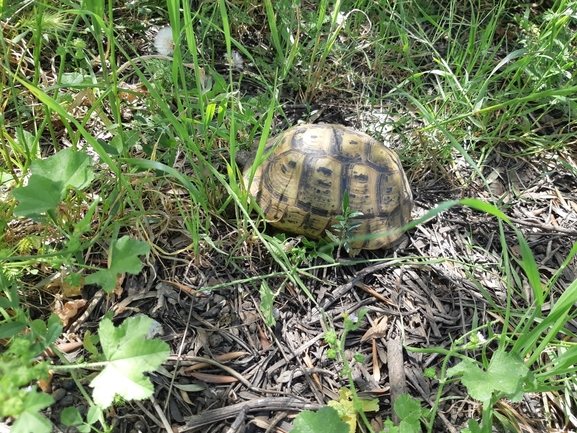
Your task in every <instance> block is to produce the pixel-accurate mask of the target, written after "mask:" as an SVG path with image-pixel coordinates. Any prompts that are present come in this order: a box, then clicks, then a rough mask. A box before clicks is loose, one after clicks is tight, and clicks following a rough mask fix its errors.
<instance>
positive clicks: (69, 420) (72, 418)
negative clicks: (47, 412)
mask: <svg viewBox="0 0 577 433" xmlns="http://www.w3.org/2000/svg"><path fill="white" fill-rule="evenodd" d="M60 421H62V424H64V425H69V426H72V425H79V424H82V422H83V421H82V416H80V412H78V409H76V408H75V407H67V408H66V409H64V410H63V411H62V413H61V414H60Z"/></svg>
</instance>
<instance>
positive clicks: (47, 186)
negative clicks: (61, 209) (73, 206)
mask: <svg viewBox="0 0 577 433" xmlns="http://www.w3.org/2000/svg"><path fill="white" fill-rule="evenodd" d="M91 164H92V160H91V159H90V157H89V156H88V154H86V153H84V152H75V151H73V150H72V149H65V150H61V151H60V152H58V153H56V154H55V155H53V156H51V157H49V158H46V159H43V160H40V159H39V160H36V161H34V162H33V163H32V165H31V166H30V172H31V173H32V175H31V176H30V179H28V185H26V186H23V187H19V188H15V189H14V190H13V191H12V194H13V195H14V197H15V198H16V199H17V200H18V202H19V203H18V206H17V207H16V209H15V210H14V213H15V214H16V215H20V216H25V217H36V216H38V215H40V214H41V213H42V212H46V211H48V210H51V209H54V208H55V207H56V206H57V205H58V203H60V202H61V201H62V200H63V199H64V197H66V191H67V189H68V188H75V189H83V188H85V187H87V186H88V185H89V184H90V182H92V179H94V172H93V171H92V169H91V168H90V165H91Z"/></svg>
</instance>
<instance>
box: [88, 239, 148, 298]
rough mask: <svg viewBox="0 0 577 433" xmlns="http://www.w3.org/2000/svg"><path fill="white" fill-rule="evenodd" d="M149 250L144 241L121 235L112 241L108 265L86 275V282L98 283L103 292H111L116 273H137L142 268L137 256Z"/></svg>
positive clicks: (114, 283)
mask: <svg viewBox="0 0 577 433" xmlns="http://www.w3.org/2000/svg"><path fill="white" fill-rule="evenodd" d="M149 252H150V247H149V246H148V244H147V243H146V242H143V241H138V240H134V239H130V238H129V237H128V236H123V237H122V238H120V239H118V240H117V241H115V242H113V243H112V247H111V249H110V257H109V259H108V261H109V266H110V267H109V268H108V269H102V270H99V271H97V272H95V273H93V274H90V275H88V276H87V277H86V283H87V284H98V285H100V286H101V287H102V289H103V290H104V291H105V292H111V291H112V290H114V287H116V279H117V275H118V274H123V273H125V272H128V273H130V274H138V273H139V272H140V271H141V269H142V262H141V261H140V259H139V258H138V256H140V255H146V254H148V253H149Z"/></svg>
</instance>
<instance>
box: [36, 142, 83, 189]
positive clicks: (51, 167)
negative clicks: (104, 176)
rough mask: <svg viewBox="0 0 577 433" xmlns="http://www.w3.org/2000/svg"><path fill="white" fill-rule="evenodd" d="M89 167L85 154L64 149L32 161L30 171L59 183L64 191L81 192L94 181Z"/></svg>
mask: <svg viewBox="0 0 577 433" xmlns="http://www.w3.org/2000/svg"><path fill="white" fill-rule="evenodd" d="M91 165H92V159H91V158H90V156H88V154H87V153H85V152H78V151H74V150H72V149H64V150H61V151H60V152H58V153H56V154H54V155H52V156H51V157H49V158H46V159H39V160H36V161H34V162H33V163H32V165H31V167H30V171H31V172H32V173H33V174H37V175H39V176H42V177H45V178H47V179H50V180H51V181H54V182H59V183H61V184H62V185H64V188H65V189H67V188H74V189H78V190H82V189H84V188H86V187H87V186H88V185H90V183H91V182H92V180H93V179H94V172H93V171H92V168H91V167H90V166H91Z"/></svg>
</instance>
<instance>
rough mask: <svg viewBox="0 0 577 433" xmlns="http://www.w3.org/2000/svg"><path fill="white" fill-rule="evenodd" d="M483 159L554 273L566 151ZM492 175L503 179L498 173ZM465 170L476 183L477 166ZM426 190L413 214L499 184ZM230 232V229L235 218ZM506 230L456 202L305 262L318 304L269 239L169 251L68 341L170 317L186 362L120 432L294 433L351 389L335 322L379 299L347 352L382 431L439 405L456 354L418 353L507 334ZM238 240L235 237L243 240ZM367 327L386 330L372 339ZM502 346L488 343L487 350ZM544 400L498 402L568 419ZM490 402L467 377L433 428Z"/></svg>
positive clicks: (95, 302)
mask: <svg viewBox="0 0 577 433" xmlns="http://www.w3.org/2000/svg"><path fill="white" fill-rule="evenodd" d="M508 150H510V149H508ZM565 162H567V161H565ZM568 162H569V163H571V161H568ZM485 167H486V169H485V173H484V174H485V176H486V177H489V176H491V185H492V189H493V185H494V184H495V183H497V182H498V183H499V184H500V186H496V187H494V188H495V189H494V191H493V193H494V194H495V195H497V193H499V192H500V196H498V197H500V198H499V200H500V207H501V209H502V210H504V212H505V213H506V214H507V215H508V216H510V217H511V219H512V221H514V222H513V224H514V225H515V226H516V227H517V229H518V230H520V231H521V232H522V233H523V234H524V236H525V238H526V239H527V240H528V243H529V245H530V247H531V249H532V251H533V253H534V255H535V260H536V262H537V265H538V266H539V269H540V271H541V275H542V278H543V281H546V280H547V279H548V278H550V277H551V276H552V275H553V274H554V273H555V272H556V270H557V269H559V268H560V267H561V266H562V264H563V262H564V260H565V258H566V257H567V255H568V252H569V251H570V249H571V247H572V245H573V243H574V242H575V241H576V240H577V231H576V230H575V221H576V220H577V195H576V193H575V191H577V185H576V179H575V178H574V176H572V175H571V173H568V172H567V171H566V170H565V168H564V165H563V157H559V158H550V159H548V158H547V157H545V156H542V157H540V158H539V159H535V158H534V159H532V160H531V161H528V160H527V158H526V157H518V158H516V157H511V156H509V157H507V158H503V157H500V156H499V153H498V152H495V153H494V154H493V157H492V158H491V159H490V160H488V161H487V163H486V164H485ZM494 172H497V173H498V174H499V175H498V176H492V175H491V173H494ZM460 178H462V179H467V173H461V177H460ZM413 185H414V187H413V188H414V195H415V203H416V204H415V208H414V212H413V215H414V217H415V218H417V217H419V216H422V215H423V214H425V213H426V211H427V210H429V209H430V208H433V207H434V206H435V205H436V204H437V203H440V202H442V201H445V200H449V199H459V198H464V197H478V198H481V199H485V200H486V199H487V197H486V195H487V194H486V192H485V188H483V186H482V185H476V184H475V183H469V184H465V185H462V186H455V185H448V184H444V183H443V181H439V180H435V179H433V176H431V177H430V179H428V178H427V177H425V178H424V179H422V180H421V181H420V182H414V183H413ZM222 224H225V223H224V222H223V223H222ZM217 230H221V232H230V226H223V227H218V228H217ZM500 230H501V228H500V226H499V223H498V221H497V219H496V218H494V217H492V216H489V215H487V214H484V213H481V212H477V211H474V210H472V209H470V208H468V207H464V206H456V207H453V208H451V209H449V210H447V211H445V212H443V213H442V214H440V215H439V216H438V217H436V218H434V219H432V220H430V221H428V222H426V223H424V224H422V225H419V226H418V227H417V228H416V229H414V230H412V231H411V232H409V233H408V234H407V235H406V236H405V237H404V238H403V240H402V241H401V242H400V245H397V246H396V248H395V249H390V250H387V251H376V252H363V253H362V255H361V257H360V258H358V257H357V258H355V259H348V258H346V257H341V258H340V259H339V262H338V266H333V267H328V268H324V267H318V266H316V267H315V265H317V264H319V263H311V264H310V265H311V266H309V267H307V266H306V265H302V266H301V270H300V273H301V277H302V280H303V282H304V283H305V285H306V287H307V289H308V290H309V291H310V293H311V295H312V298H313V299H315V301H316V302H318V305H319V306H317V305H315V303H313V302H312V301H311V299H310V298H309V297H308V296H307V295H306V294H305V293H304V292H303V290H301V289H300V288H299V287H296V286H294V285H293V284H292V283H291V282H290V281H287V280H286V279H285V278H284V276H282V275H278V276H274V275H272V274H273V273H274V272H275V271H276V270H277V269H276V267H275V264H274V262H273V261H272V260H271V258H270V256H268V255H267V254H266V253H265V252H264V251H263V250H261V249H259V245H258V243H252V244H251V243H249V242H248V241H246V242H245V244H243V246H242V247H240V248H237V249H236V250H234V249H231V250H230V253H231V255H230V256H227V255H225V254H219V253H217V252H216V251H214V250H213V251H211V250H210V249H207V250H206V252H205V253H204V254H203V255H202V257H201V258H198V257H196V258H194V257H191V255H190V252H181V253H180V254H177V255H175V256H168V255H162V254H157V255H156V256H155V259H154V260H152V261H150V262H149V263H148V265H147V266H146V267H145V269H144V271H143V273H142V274H140V275H138V276H127V277H126V281H125V284H124V290H123V291H122V292H121V293H119V294H113V295H112V296H111V297H110V298H109V299H107V298H106V297H105V296H102V294H101V293H99V292H98V293H97V294H96V295H89V296H87V297H86V299H90V301H89V304H88V306H87V308H86V309H85V310H84V311H85V313H84V315H82V316H81V317H80V318H78V319H76V320H75V321H74V322H73V323H72V324H71V327H70V329H69V330H68V331H69V334H68V335H82V334H83V332H84V331H86V330H91V331H94V329H95V327H96V326H97V324H98V322H99V319H100V318H101V317H102V315H103V314H104V313H105V312H106V310H107V309H108V308H111V309H112V310H114V311H115V322H117V323H119V322H121V320H122V319H123V318H125V317H128V316H130V315H134V314H137V313H144V314H148V315H150V316H151V317H153V318H154V319H155V320H156V321H157V322H158V323H160V324H161V326H162V334H161V335H162V338H163V339H164V340H165V341H167V342H169V344H170V345H171V348H172V353H173V355H172V356H171V358H170V359H169V360H168V361H167V362H166V363H165V364H164V369H163V370H162V371H161V372H158V373H153V374H151V375H150V377H151V379H152V381H153V382H154V384H155V389H156V391H155V397H154V400H153V401H143V402H127V403H126V405H124V406H121V407H117V408H115V412H113V413H112V412H111V413H110V414H109V416H110V417H111V418H112V419H114V420H115V422H117V423H118V427H119V429H120V430H119V431H129V430H130V428H133V427H134V425H135V423H136V422H137V421H140V423H141V424H142V422H144V425H146V431H165V430H166V429H167V427H166V426H168V425H170V426H172V428H173V430H174V431H178V432H189V431H203V432H208V431H210V432H236V431H243V429H245V430H244V431H247V432H250V431H254V432H256V431H265V430H266V431H271V432H272V431H276V432H282V431H289V430H290V426H291V423H292V420H293V419H294V417H295V415H296V414H298V413H299V412H300V411H302V410H304V409H310V410H315V409H316V408H319V407H320V406H322V405H326V404H327V402H328V401H330V400H334V399H337V400H338V395H339V389H340V388H341V387H347V386H349V385H350V384H348V383H347V380H346V378H345V377H343V376H342V375H341V374H339V372H341V370H342V368H343V364H342V362H341V361H340V360H331V359H329V358H327V356H326V352H327V349H328V346H327V344H326V343H325V342H324V339H323V335H324V333H325V332H326V331H327V329H328V328H327V327H328V326H330V327H334V329H335V330H336V331H337V333H340V332H342V329H343V318H344V315H345V314H346V315H348V316H349V317H354V316H355V315H356V314H358V312H359V311H360V310H361V309H362V308H366V309H368V313H367V314H366V316H365V317H364V319H363V321H362V322H361V324H360V327H359V329H358V330H356V331H352V332H350V333H349V335H348V337H347V340H346V347H345V349H346V354H347V357H348V358H349V361H351V360H352V357H353V355H354V354H355V353H360V354H362V355H363V356H364V358H365V361H364V362H363V363H356V362H352V365H353V376H354V378H355V386H356V387H357V389H358V390H359V391H360V392H361V393H362V395H363V396H364V397H366V398H377V399H378V401H379V407H380V411H379V412H378V413H368V414H367V415H368V417H369V419H370V420H371V423H372V424H373V428H374V429H375V430H376V431H380V430H379V426H382V423H383V421H384V420H386V419H387V418H390V417H393V416H394V414H393V413H392V410H391V401H392V400H393V399H394V398H396V396H397V395H398V394H399V393H401V392H408V393H409V394H410V395H411V396H413V397H416V398H418V399H419V400H421V401H422V404H423V406H424V407H426V408H430V407H431V406H432V404H433V402H434V401H435V400H436V399H437V393H438V389H439V383H438V381H437V380H436V379H434V378H430V377H427V376H425V375H424V371H425V369H426V368H433V369H435V370H436V371H437V372H439V371H440V370H441V364H442V363H443V361H444V357H443V356H442V355H439V354H437V353H422V352H414V351H409V350H407V348H414V349H426V348H439V347H440V348H444V349H448V348H449V347H450V346H451V344H452V342H453V341H455V340H457V339H459V338H461V337H462V336H463V335H464V334H465V333H467V332H469V331H470V330H471V329H472V328H473V326H475V325H477V324H485V323H489V322H491V328H492V329H493V331H494V332H496V333H498V332H500V329H499V325H500V324H501V322H500V315H499V313H498V312H497V311H495V309H494V308H493V307H492V305H491V304H490V303H489V302H488V300H487V295H488V296H490V298H491V299H492V302H494V303H496V304H497V305H498V306H499V307H503V308H504V306H505V304H506V297H507V295H508V288H507V285H506V284H505V281H503V274H502V273H501V271H500V269H501V267H502V263H501V261H502V259H503V251H502V245H501V241H500ZM502 230H503V233H504V236H505V239H506V241H507V242H506V244H507V249H508V251H507V253H508V255H509V256H510V257H511V258H512V261H511V265H512V268H513V269H514V271H515V272H517V274H518V275H519V278H520V281H521V282H522V283H523V284H522V287H517V288H516V289H517V291H516V292H515V293H514V294H513V309H514V310H515V311H516V312H519V313H520V314H522V313H523V312H524V311H526V309H527V308H528V307H529V306H530V305H531V301H532V294H531V290H529V289H528V285H527V282H526V279H525V278H524V275H523V273H522V271H521V270H520V266H519V262H518V261H517V260H520V251H519V243H518V241H517V238H516V233H515V232H514V230H513V229H512V228H511V226H509V225H507V224H504V225H503V226H502ZM182 236H183V234H182V231H181V229H180V227H179V225H178V223H177V222H174V224H173V226H171V227H168V228H166V230H165V231H164V232H163V233H162V235H161V236H159V237H158V239H153V241H154V242H156V243H157V245H158V246H159V247H161V248H162V250H164V251H166V252H170V251H172V250H174V251H176V250H178V246H179V245H180V244H181V243H182V241H183V239H182ZM235 241H236V239H231V242H230V246H232V245H235ZM234 255H236V257H239V256H241V255H242V256H243V257H244V267H243V268H242V269H238V268H234V267H232V266H231V265H230V263H231V257H233V256H234ZM237 263H238V262H237ZM305 274H306V275H305ZM576 275H577V262H576V261H575V259H573V260H572V261H571V263H569V264H568V265H567V266H566V267H565V268H564V270H563V272H562V273H561V275H560V278H559V279H558V280H557V282H556V283H555V285H554V286H553V288H552V291H553V293H557V294H558V293H561V292H562V291H563V290H564V289H565V288H566V287H567V286H568V285H569V284H571V283H572V282H573V281H574V280H575V276H576ZM262 276H266V282H267V284H268V286H269V287H270V288H271V290H272V291H273V292H276V291H277V290H278V291H279V293H278V296H277V297H276V299H275V304H274V306H275V317H276V325H275V326H273V327H269V326H267V325H266V323H265V321H264V318H263V316H262V313H261V311H260V308H259V304H260V296H259V294H258V290H259V288H260V285H261V283H262V281H263V278H261V277H262ZM215 288H216V289H215ZM545 308H546V307H545ZM321 312H322V313H323V314H321ZM570 323H571V324H572V325H577V324H575V323H573V321H571V322H570ZM576 328H577V326H576ZM367 331H368V332H369V334H371V333H372V335H370V337H369V338H364V339H363V336H364V334H365V333H366V332H367ZM481 337H483V336H481ZM484 337H487V335H485V336H484ZM403 345H404V347H403ZM493 348H494V347H493V345H492V344H491V343H489V344H488V351H489V352H490V351H491V350H492V349H493ZM78 353H80V352H78ZM471 355H472V356H474V353H473V352H471ZM453 361H454V360H450V362H453ZM59 380H60V379H58V378H57V379H56V381H55V385H54V388H55V389H58V388H59V387H60V386H59ZM61 380H62V381H63V382H66V381H67V380H68V379H66V378H62V379H61ZM190 385H196V387H195V388H193V389H194V391H187V389H190V388H187V387H188V386H190ZM74 393H75V391H74V390H73V389H72V390H68V391H67V394H68V395H70V394H74ZM545 399H548V400H550V401H547V402H545V401H544V400H545ZM546 405H547V406H549V407H551V406H553V407H557V408H559V407H560V406H559V402H558V401H555V397H554V396H553V395H526V396H525V399H524V400H523V401H522V402H520V403H515V404H513V403H510V402H506V401H503V402H502V403H499V405H498V407H500V408H502V409H503V408H506V409H508V411H505V412H506V413H507V412H508V413H509V414H511V413H512V414H515V416H516V417H517V420H516V421H517V422H518V423H519V425H520V426H521V427H520V428H521V430H522V431H535V432H537V431H544V430H545V429H546V428H547V427H553V428H559V429H560V428H562V427H563V425H562V423H564V422H565V421H564V417H563V413H562V410H561V409H557V416H556V414H555V411H553V413H549V415H548V419H547V417H546V414H545V409H544V408H545V406H546ZM59 408H63V406H59V403H56V405H54V406H53V408H52V409H51V413H50V415H51V418H53V421H54V422H56V423H58V413H59ZM480 409H481V407H480V404H479V403H478V402H475V401H473V400H472V399H471V398H470V397H468V395H467V393H466V390H465V389H464V388H463V387H462V386H461V385H460V384H459V383H458V382H453V383H449V384H446V385H445V386H444V388H443V391H442V395H441V396H440V404H439V410H438V412H437V419H436V421H435V427H434V431H438V432H444V431H447V432H457V431H460V429H461V428H464V427H465V426H466V422H467V420H468V419H470V418H479V417H480ZM141 424H138V425H141ZM568 427H569V426H565V428H568ZM60 428H61V429H62V430H63V431H67V430H66V428H64V427H63V426H60ZM572 428H577V426H576V425H573V427H572Z"/></svg>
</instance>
